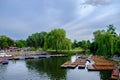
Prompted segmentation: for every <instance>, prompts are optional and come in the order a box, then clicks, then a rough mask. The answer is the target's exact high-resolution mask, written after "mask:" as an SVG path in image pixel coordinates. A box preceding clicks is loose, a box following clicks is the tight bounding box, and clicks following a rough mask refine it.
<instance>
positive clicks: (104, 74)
mask: <svg viewBox="0 0 120 80" xmlns="http://www.w3.org/2000/svg"><path fill="white" fill-rule="evenodd" d="M111 73H112V71H100V78H101V80H111V79H110V78H111Z"/></svg>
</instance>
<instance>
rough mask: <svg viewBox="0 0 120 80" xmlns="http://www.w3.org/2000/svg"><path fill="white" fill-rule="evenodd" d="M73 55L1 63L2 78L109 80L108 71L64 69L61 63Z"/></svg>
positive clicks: (18, 79)
mask: <svg viewBox="0 0 120 80" xmlns="http://www.w3.org/2000/svg"><path fill="white" fill-rule="evenodd" d="M74 59H75V56H72V57H56V58H54V57H53V58H46V59H31V60H18V61H14V60H11V61H9V64H7V65H3V64H1V63H0V80H109V78H110V75H111V74H110V72H108V71H102V72H99V71H88V70H87V69H86V68H85V69H78V67H76V68H75V69H62V68H60V65H61V64H63V63H64V62H66V61H68V60H71V61H74Z"/></svg>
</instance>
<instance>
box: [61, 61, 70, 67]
mask: <svg viewBox="0 0 120 80" xmlns="http://www.w3.org/2000/svg"><path fill="white" fill-rule="evenodd" d="M70 63H71V62H70V61H67V62H65V63H64V64H62V65H61V66H60V67H61V68H67V67H68V65H69V64H70Z"/></svg>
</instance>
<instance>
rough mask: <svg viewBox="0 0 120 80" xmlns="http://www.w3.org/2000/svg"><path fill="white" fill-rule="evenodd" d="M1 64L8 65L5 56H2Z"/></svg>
mask: <svg viewBox="0 0 120 80" xmlns="http://www.w3.org/2000/svg"><path fill="white" fill-rule="evenodd" d="M1 62H2V64H8V62H9V61H8V57H7V56H4V57H3V60H2V61H1Z"/></svg>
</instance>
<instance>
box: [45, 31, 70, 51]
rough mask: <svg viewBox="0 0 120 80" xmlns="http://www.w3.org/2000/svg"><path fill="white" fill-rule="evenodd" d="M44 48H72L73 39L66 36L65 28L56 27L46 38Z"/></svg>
mask: <svg viewBox="0 0 120 80" xmlns="http://www.w3.org/2000/svg"><path fill="white" fill-rule="evenodd" d="M44 49H52V50H56V52H57V51H58V50H64V49H67V50H70V49H71V41H70V39H68V38H66V32H65V30H64V29H54V30H52V31H51V32H49V33H48V34H47V36H46V38H45V44H44Z"/></svg>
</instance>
